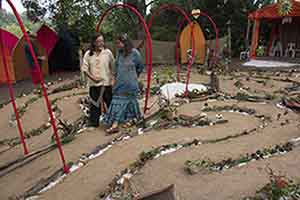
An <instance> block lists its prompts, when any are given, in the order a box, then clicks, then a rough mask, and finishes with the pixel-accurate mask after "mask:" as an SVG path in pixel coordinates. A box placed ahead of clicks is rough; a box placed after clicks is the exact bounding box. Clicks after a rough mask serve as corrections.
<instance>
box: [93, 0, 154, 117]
mask: <svg viewBox="0 0 300 200" xmlns="http://www.w3.org/2000/svg"><path fill="white" fill-rule="evenodd" d="M114 8H122V9H129V10H130V11H131V12H133V13H134V14H135V15H136V16H137V17H138V18H139V20H140V23H141V24H142V26H143V28H144V31H145V33H146V55H145V57H146V66H147V89H146V97H145V105H144V114H146V112H147V110H149V108H148V101H149V97H150V86H151V75H152V40H151V35H150V32H149V29H148V27H147V24H146V22H145V20H144V18H143V16H142V15H141V14H140V13H139V11H137V10H136V9H135V8H134V7H133V6H131V5H129V4H116V5H113V6H111V7H110V8H108V9H107V10H106V11H105V12H104V13H103V14H102V15H101V17H100V19H99V22H98V24H97V27H96V31H97V32H98V31H99V29H100V26H101V24H102V22H103V20H104V18H105V17H106V16H107V15H108V14H110V12H111V11H112V10H113V9H114ZM148 54H149V55H148Z"/></svg>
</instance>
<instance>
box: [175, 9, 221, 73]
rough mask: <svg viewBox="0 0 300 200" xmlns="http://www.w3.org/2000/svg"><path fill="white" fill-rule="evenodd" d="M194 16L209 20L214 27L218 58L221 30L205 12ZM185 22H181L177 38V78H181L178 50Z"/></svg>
mask: <svg viewBox="0 0 300 200" xmlns="http://www.w3.org/2000/svg"><path fill="white" fill-rule="evenodd" d="M192 16H205V17H207V18H208V20H209V21H210V22H211V24H212V25H213V27H214V30H215V34H216V47H215V54H214V56H215V57H216V55H218V50H219V29H218V28H217V25H216V23H215V22H214V20H213V19H212V18H211V17H210V16H209V15H208V14H206V13H205V12H202V11H201V12H200V13H194V14H192ZM184 22H185V19H183V20H182V21H181V23H180V26H179V31H178V33H177V36H176V65H177V74H178V75H177V76H179V73H180V63H179V50H178V49H179V36H180V30H181V29H182V26H183V24H184Z"/></svg>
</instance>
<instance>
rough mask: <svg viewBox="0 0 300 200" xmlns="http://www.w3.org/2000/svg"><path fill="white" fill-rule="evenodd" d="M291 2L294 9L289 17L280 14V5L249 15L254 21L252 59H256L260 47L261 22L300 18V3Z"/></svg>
mask: <svg viewBox="0 0 300 200" xmlns="http://www.w3.org/2000/svg"><path fill="white" fill-rule="evenodd" d="M291 2H292V9H291V11H290V12H289V13H288V14H287V15H284V16H283V15H280V14H279V8H280V3H276V4H272V5H269V6H266V7H264V8H261V9H259V10H257V11H255V12H253V13H250V14H249V16H248V18H249V19H250V20H252V21H254V26H253V32H252V42H251V52H250V55H251V57H252V58H255V57H256V49H257V47H258V41H259V31H260V24H261V20H263V19H267V20H281V19H283V18H284V17H300V2H299V1H296V0H292V1H291Z"/></svg>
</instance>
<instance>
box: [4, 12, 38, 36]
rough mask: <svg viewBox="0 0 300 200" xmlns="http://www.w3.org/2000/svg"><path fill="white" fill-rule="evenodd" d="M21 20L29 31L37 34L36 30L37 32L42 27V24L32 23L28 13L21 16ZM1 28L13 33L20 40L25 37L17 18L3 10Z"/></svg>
mask: <svg viewBox="0 0 300 200" xmlns="http://www.w3.org/2000/svg"><path fill="white" fill-rule="evenodd" d="M21 19H22V21H23V23H24V26H25V29H26V30H27V31H30V32H35V30H37V29H38V28H39V27H40V26H41V23H38V22H37V23H33V22H31V21H30V19H29V18H28V17H27V16H26V13H22V14H21ZM0 26H1V28H3V29H5V30H7V31H8V32H11V33H13V34H14V35H16V36H17V37H19V38H20V37H22V36H23V33H22V31H21V28H20V26H19V24H18V22H17V20H16V17H15V16H14V14H12V13H11V12H7V11H6V10H2V11H1V12H0Z"/></svg>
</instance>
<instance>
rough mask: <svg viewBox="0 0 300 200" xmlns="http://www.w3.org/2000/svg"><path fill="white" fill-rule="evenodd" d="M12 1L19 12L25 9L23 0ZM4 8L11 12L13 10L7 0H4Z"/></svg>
mask: <svg viewBox="0 0 300 200" xmlns="http://www.w3.org/2000/svg"><path fill="white" fill-rule="evenodd" d="M0 1H1V0H0ZM11 2H12V3H13V4H14V6H15V7H16V9H17V11H18V12H19V13H22V12H24V11H25V8H24V7H23V5H22V3H21V0H11ZM2 8H4V9H5V10H7V11H9V12H12V9H11V8H10V6H9V5H8V3H7V2H6V0H2Z"/></svg>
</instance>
